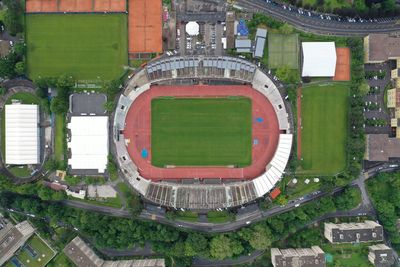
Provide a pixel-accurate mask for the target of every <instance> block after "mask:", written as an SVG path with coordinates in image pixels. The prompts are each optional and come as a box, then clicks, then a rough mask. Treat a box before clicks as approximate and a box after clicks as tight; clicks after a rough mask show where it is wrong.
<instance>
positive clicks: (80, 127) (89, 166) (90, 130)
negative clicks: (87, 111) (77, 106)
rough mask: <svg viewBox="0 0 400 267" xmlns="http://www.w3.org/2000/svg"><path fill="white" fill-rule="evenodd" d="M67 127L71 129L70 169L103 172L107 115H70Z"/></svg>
mask: <svg viewBox="0 0 400 267" xmlns="http://www.w3.org/2000/svg"><path fill="white" fill-rule="evenodd" d="M68 129H69V130H70V131H71V138H70V141H69V142H68V148H69V149H70V150H71V157H70V158H69V159H68V165H69V166H70V167H71V169H73V170H74V169H75V170H98V172H99V173H104V172H105V170H106V169H107V162H108V117H107V116H72V117H71V122H70V123H68Z"/></svg>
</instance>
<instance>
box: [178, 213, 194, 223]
mask: <svg viewBox="0 0 400 267" xmlns="http://www.w3.org/2000/svg"><path fill="white" fill-rule="evenodd" d="M175 220H180V221H185V222H198V221H199V215H198V214H197V213H196V212H193V211H178V212H176V216H175Z"/></svg>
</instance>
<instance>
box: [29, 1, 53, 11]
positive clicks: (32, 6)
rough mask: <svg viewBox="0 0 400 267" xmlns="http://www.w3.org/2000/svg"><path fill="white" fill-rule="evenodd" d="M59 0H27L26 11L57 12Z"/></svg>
mask: <svg viewBox="0 0 400 267" xmlns="http://www.w3.org/2000/svg"><path fill="white" fill-rule="evenodd" d="M57 2H58V1H57V0H26V2H25V5H26V8H25V10H26V12H27V13H35V12H57V11H58V7H57Z"/></svg>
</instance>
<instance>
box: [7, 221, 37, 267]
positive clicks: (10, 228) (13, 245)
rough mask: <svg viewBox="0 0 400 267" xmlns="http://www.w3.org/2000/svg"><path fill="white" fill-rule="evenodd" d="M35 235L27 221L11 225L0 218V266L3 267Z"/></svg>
mask: <svg viewBox="0 0 400 267" xmlns="http://www.w3.org/2000/svg"><path fill="white" fill-rule="evenodd" d="M34 233H35V229H34V228H33V227H32V225H31V224H30V223H29V222H28V221H23V222H21V223H18V224H16V225H12V224H11V223H10V222H9V221H8V220H6V219H4V218H2V217H0V266H3V264H4V263H5V262H7V261H8V260H9V259H10V258H11V257H12V256H13V255H14V254H15V252H17V250H18V249H19V248H21V247H22V246H23V245H24V244H25V242H26V241H27V240H28V239H29V238H30V237H31V236H32V235H33V234H34Z"/></svg>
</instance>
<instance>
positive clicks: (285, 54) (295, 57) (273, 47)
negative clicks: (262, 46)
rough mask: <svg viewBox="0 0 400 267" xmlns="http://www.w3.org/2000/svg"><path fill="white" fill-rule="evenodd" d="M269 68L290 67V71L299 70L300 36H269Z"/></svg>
mask: <svg viewBox="0 0 400 267" xmlns="http://www.w3.org/2000/svg"><path fill="white" fill-rule="evenodd" d="M268 66H269V68H270V69H277V68H279V67H282V66H288V67H289V69H298V68H299V35H298V34H297V33H292V34H277V33H270V34H268Z"/></svg>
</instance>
